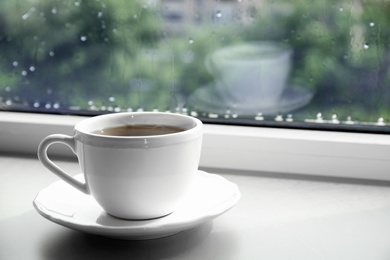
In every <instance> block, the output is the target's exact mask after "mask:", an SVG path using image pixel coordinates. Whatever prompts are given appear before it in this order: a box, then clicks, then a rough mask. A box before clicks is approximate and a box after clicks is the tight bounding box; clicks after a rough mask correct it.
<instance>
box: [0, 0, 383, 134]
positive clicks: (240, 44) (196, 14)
mask: <svg viewBox="0 0 390 260" xmlns="http://www.w3.org/2000/svg"><path fill="white" fill-rule="evenodd" d="M389 14H390V3H388V2H387V1H385V2H384V1H380V0H370V1H341V2H340V1H336V0H329V1H319V0H315V1H307V0H298V1H288V0H274V1H268V0H261V1H249V0H234V1H233V0H223V1H222V0H216V1H205V0H150V1H144V0H136V1H108V0H92V1H76V0H61V1H60V0H56V1H49V0H3V1H1V2H0V109H2V110H17V111H40V112H42V111H43V112H54V113H76V114H80V113H88V114H100V113H107V112H119V111H134V110H135V111H136V110H159V111H167V110H169V111H176V112H180V113H188V114H191V115H195V116H198V117H200V118H201V119H204V120H205V121H212V122H222V123H232V124H250V125H264V124H265V125H271V126H287V127H288V126H293V127H310V128H312V127H315V128H324V127H325V128H326V127H329V125H331V127H332V128H334V127H336V128H337V127H344V128H345V127H347V128H349V129H352V130H353V129H357V130H359V131H360V130H370V129H371V130H372V131H389V118H390V102H389V100H390V87H389V84H390V73H389V72H390V70H389V68H390V62H389V55H390V51H389V39H390V29H388V28H390V26H389V25H390V16H389ZM318 114H321V120H319V119H318ZM371 130H370V131H371Z"/></svg>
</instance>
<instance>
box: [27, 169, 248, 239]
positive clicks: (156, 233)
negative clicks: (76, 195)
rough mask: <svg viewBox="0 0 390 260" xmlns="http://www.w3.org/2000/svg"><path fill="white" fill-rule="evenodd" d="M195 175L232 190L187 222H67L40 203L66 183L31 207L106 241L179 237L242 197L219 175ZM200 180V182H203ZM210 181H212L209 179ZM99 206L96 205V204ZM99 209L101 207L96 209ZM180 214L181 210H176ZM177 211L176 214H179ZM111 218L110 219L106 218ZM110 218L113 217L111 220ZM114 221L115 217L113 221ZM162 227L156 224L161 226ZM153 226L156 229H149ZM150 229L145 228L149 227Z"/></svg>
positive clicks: (60, 223)
mask: <svg viewBox="0 0 390 260" xmlns="http://www.w3.org/2000/svg"><path fill="white" fill-rule="evenodd" d="M197 174H199V176H200V175H202V178H204V180H207V179H209V178H214V179H216V180H218V181H219V182H220V183H221V185H222V183H223V184H224V185H226V187H227V185H229V189H230V190H231V193H230V194H229V197H226V198H224V200H223V201H221V202H218V204H217V205H213V206H212V207H211V208H208V209H207V210H203V211H202V213H200V214H199V215H195V216H191V217H190V218H186V219H184V220H183V221H176V222H175V221H173V222H169V221H168V222H167V223H164V220H166V219H167V218H169V216H170V215H172V214H174V213H172V214H170V215H168V216H166V217H162V218H158V219H153V220H124V219H123V220H121V219H118V220H119V221H121V222H122V221H123V222H129V224H130V223H132V224H134V223H140V224H141V223H142V224H143V225H135V226H112V225H102V224H98V223H96V222H91V223H86V222H85V220H84V221H81V222H80V220H79V219H78V220H76V221H70V220H74V219H73V217H72V216H64V215H61V214H60V213H56V212H54V211H50V209H48V208H46V207H45V206H44V205H43V204H42V201H40V196H44V195H42V194H43V193H44V192H47V191H48V190H49V191H50V188H53V185H66V183H65V182H64V181H62V180H57V181H55V182H53V183H51V184H49V185H48V186H46V187H45V188H43V189H42V190H40V191H39V193H38V194H37V195H36V197H35V199H34V201H33V206H34V208H35V209H36V210H37V212H38V213H39V214H40V215H41V216H43V217H44V218H46V219H48V220H50V221H52V222H54V223H56V224H59V225H62V226H64V227H67V228H70V229H73V230H77V231H81V232H85V233H90V234H96V235H101V236H106V237H113V238H119V239H130V240H143V239H153V238H160V237H166V236H170V235H173V234H176V233H179V232H181V231H184V230H188V229H191V228H193V227H195V226H198V225H200V224H201V223H204V222H206V221H208V220H211V219H214V218H216V217H218V216H220V215H222V214H224V213H225V212H227V211H228V210H230V209H231V208H232V207H233V206H234V205H235V204H236V203H237V202H238V201H239V199H240V197H241V193H240V191H239V189H238V186H237V185H236V184H235V183H233V182H230V181H228V180H227V179H225V178H224V177H222V176H220V175H218V174H210V173H207V172H205V171H201V170H198V171H197ZM77 176H78V177H79V178H80V176H82V174H78V175H77ZM204 180H203V181H204ZM210 180H211V179H210ZM80 195H83V196H89V195H84V194H81V193H80ZM96 205H97V206H99V205H98V204H96ZM99 207H100V206H99ZM178 210H180V208H179V209H178ZM178 210H177V211H178ZM74 213H77V212H74ZM102 213H104V214H106V215H108V214H107V213H105V212H104V210H103V209H101V214H102ZM108 216H110V215H108ZM110 217H112V216H110ZM112 218H114V219H116V218H115V217H112ZM161 221H162V223H159V222H161ZM153 223H155V225H151V226H150V224H153ZM148 224H149V226H144V225H148Z"/></svg>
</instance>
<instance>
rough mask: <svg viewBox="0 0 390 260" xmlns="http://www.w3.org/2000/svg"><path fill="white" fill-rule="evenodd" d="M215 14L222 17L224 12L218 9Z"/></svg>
mask: <svg viewBox="0 0 390 260" xmlns="http://www.w3.org/2000/svg"><path fill="white" fill-rule="evenodd" d="M215 16H216V17H217V18H221V17H222V12H221V11H219V10H218V11H217V13H216V15H215Z"/></svg>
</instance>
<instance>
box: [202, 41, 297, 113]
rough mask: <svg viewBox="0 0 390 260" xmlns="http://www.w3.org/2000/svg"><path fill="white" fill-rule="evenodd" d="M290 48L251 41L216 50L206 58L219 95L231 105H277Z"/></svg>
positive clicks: (284, 78)
mask: <svg viewBox="0 0 390 260" xmlns="http://www.w3.org/2000/svg"><path fill="white" fill-rule="evenodd" d="M291 54H292V51H291V49H290V48H289V47H288V46H286V45H283V44H278V43H271V42H251V43H243V44H239V45H234V46H228V47H224V48H221V49H218V50H216V51H215V52H213V53H211V54H210V55H209V56H208V57H207V58H206V67H207V69H208V70H209V71H210V73H212V74H213V75H214V77H215V81H216V84H215V87H216V90H217V93H218V94H219V95H220V97H221V98H223V99H225V100H224V101H227V102H230V103H232V102H233V103H240V104H245V103H248V102H249V103H252V104H253V103H257V104H260V105H261V106H273V105H275V104H277V102H278V101H279V99H280V97H281V96H282V94H283V91H284V89H285V88H286V85H287V81H288V77H289V72H290V67H291Z"/></svg>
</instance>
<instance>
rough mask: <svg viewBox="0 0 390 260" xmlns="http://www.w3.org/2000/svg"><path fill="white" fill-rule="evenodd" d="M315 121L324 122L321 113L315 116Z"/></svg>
mask: <svg viewBox="0 0 390 260" xmlns="http://www.w3.org/2000/svg"><path fill="white" fill-rule="evenodd" d="M316 121H317V122H323V121H324V119H323V117H322V113H318V114H317V116H316Z"/></svg>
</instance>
